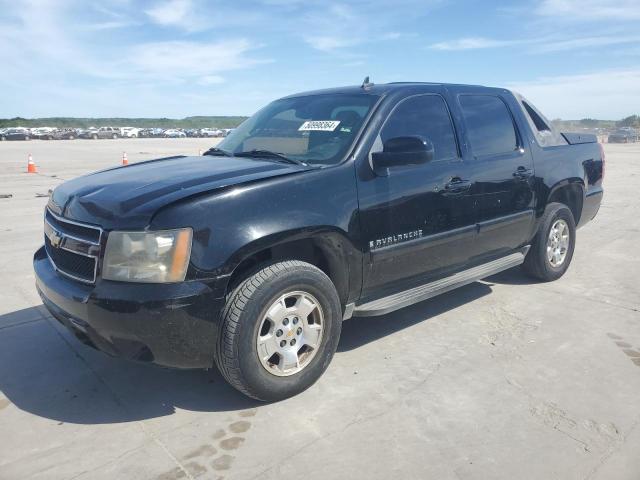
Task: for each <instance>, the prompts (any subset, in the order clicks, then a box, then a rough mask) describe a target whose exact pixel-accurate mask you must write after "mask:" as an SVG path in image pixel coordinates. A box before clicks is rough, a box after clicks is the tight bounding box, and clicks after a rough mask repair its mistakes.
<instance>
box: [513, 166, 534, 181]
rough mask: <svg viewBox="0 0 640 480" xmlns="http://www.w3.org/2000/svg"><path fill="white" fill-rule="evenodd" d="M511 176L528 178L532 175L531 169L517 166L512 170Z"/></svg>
mask: <svg viewBox="0 0 640 480" xmlns="http://www.w3.org/2000/svg"><path fill="white" fill-rule="evenodd" d="M513 176H514V177H516V178H529V177H533V170H532V169H530V168H526V167H522V166H520V167H518V168H517V170H516V171H515V172H513Z"/></svg>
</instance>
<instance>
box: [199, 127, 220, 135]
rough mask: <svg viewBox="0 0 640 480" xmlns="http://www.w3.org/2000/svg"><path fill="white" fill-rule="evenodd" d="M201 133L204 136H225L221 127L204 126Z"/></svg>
mask: <svg viewBox="0 0 640 480" xmlns="http://www.w3.org/2000/svg"><path fill="white" fill-rule="evenodd" d="M200 135H201V136H203V137H222V136H224V135H223V133H222V130H220V129H219V128H203V129H201V130H200Z"/></svg>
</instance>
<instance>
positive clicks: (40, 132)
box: [31, 127, 56, 140]
mask: <svg viewBox="0 0 640 480" xmlns="http://www.w3.org/2000/svg"><path fill="white" fill-rule="evenodd" d="M55 131H56V128H55V127H38V128H32V129H31V138H37V139H40V140H52V139H53V132H55Z"/></svg>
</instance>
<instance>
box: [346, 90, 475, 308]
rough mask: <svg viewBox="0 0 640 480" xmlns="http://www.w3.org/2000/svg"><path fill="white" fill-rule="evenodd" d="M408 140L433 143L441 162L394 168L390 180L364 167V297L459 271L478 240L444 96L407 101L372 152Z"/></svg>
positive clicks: (384, 128)
mask: <svg viewBox="0 0 640 480" xmlns="http://www.w3.org/2000/svg"><path fill="white" fill-rule="evenodd" d="M406 136H420V137H422V138H424V139H428V140H430V141H431V143H432V144H433V146H434V158H433V160H432V161H431V162H428V163H426V164H422V165H410V166H402V167H393V168H390V169H389V172H388V176H380V175H376V174H374V173H373V171H372V170H371V169H369V168H363V169H358V171H359V172H360V173H359V174H358V177H359V178H358V196H359V201H360V215H361V228H362V231H363V236H364V238H363V240H364V243H365V244H366V246H367V247H368V252H367V254H366V255H365V262H364V282H363V292H362V293H363V298H367V297H373V296H379V295H381V294H384V293H387V292H385V290H387V291H389V293H391V290H402V289H404V288H408V287H410V286H411V284H412V283H415V284H419V283H424V281H425V280H426V279H427V278H429V277H431V276H433V277H435V276H437V275H438V274H441V273H442V272H445V271H447V270H450V269H455V268H456V267H458V266H460V265H462V264H464V263H465V262H466V261H467V259H468V253H469V252H470V248H471V244H472V243H473V237H474V236H475V222H474V216H475V211H474V205H473V200H472V198H471V196H470V194H469V192H470V191H471V186H472V182H471V178H469V176H468V174H467V172H466V171H465V170H466V169H465V163H464V162H463V161H462V159H461V157H460V153H459V148H458V144H457V141H456V135H455V131H454V128H453V124H452V121H451V115H450V113H449V109H448V107H447V104H446V102H445V100H444V98H443V96H441V95H440V94H438V93H429V94H417V95H413V96H410V97H407V98H405V99H403V100H401V101H400V102H399V103H398V104H397V105H396V106H395V107H394V109H393V110H392V111H391V113H390V114H389V116H388V118H387V119H386V121H385V122H384V123H383V126H382V127H381V129H380V132H379V134H378V136H377V138H376V141H375V143H374V146H373V148H372V152H375V151H380V150H382V145H383V144H384V142H386V141H387V140H389V139H391V138H396V137H406ZM370 158H371V156H370V155H369V162H370ZM405 280H406V281H405Z"/></svg>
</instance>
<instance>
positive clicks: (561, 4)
mask: <svg viewBox="0 0 640 480" xmlns="http://www.w3.org/2000/svg"><path fill="white" fill-rule="evenodd" d="M535 13H536V14H538V15H541V16H546V17H553V18H554V19H555V20H561V21H574V20H595V21H602V20H607V19H609V20H638V19H640V0H543V1H542V2H541V3H540V5H539V6H538V7H537V8H536V9H535Z"/></svg>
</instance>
